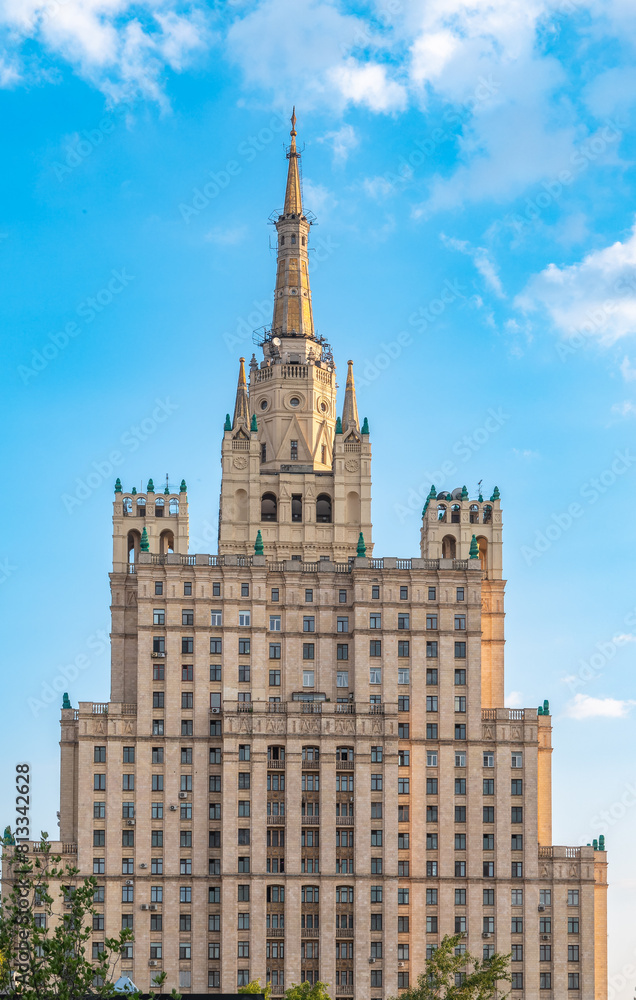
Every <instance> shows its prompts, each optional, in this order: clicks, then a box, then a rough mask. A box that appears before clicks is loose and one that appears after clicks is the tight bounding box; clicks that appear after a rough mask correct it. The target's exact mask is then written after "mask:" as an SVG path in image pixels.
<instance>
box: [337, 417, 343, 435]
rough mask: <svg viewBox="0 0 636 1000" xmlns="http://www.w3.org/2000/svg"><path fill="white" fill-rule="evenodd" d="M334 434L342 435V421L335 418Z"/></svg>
mask: <svg viewBox="0 0 636 1000" xmlns="http://www.w3.org/2000/svg"><path fill="white" fill-rule="evenodd" d="M336 434H342V420H341V419H340V417H336Z"/></svg>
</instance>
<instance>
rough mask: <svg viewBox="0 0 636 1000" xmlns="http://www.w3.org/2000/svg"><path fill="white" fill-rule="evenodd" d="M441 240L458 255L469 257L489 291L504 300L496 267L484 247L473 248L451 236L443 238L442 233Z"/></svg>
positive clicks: (504, 295) (464, 241) (504, 294)
mask: <svg viewBox="0 0 636 1000" xmlns="http://www.w3.org/2000/svg"><path fill="white" fill-rule="evenodd" d="M441 239H442V242H443V243H444V244H445V245H446V246H447V247H449V248H450V249H451V250H457V251H458V252H459V253H463V254H466V256H467V257H470V258H471V259H472V262H473V264H474V265H475V267H476V268H477V270H478V271H479V273H480V274H481V276H482V278H483V279H484V281H485V282H486V284H487V285H488V287H489V288H490V290H491V291H492V292H494V293H495V295H496V296H497V298H499V299H505V297H506V293H505V292H504V290H503V285H502V284H501V279H500V277H499V273H498V271H497V267H496V265H495V263H494V261H493V260H492V259H491V257H490V254H489V252H488V250H487V249H486V247H473V246H471V245H470V243H468V242H467V241H466V240H458V239H455V238H454V237H452V236H445V234H444V233H442V234H441Z"/></svg>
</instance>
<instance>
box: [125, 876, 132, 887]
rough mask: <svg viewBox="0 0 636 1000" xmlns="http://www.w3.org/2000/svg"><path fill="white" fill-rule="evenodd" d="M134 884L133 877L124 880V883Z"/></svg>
mask: <svg viewBox="0 0 636 1000" xmlns="http://www.w3.org/2000/svg"><path fill="white" fill-rule="evenodd" d="M132 884H133V880H132V879H131V878H127V879H126V881H125V882H124V885H132Z"/></svg>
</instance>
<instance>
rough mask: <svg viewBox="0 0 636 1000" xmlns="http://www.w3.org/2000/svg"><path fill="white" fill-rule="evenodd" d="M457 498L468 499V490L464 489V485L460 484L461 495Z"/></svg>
mask: <svg viewBox="0 0 636 1000" xmlns="http://www.w3.org/2000/svg"><path fill="white" fill-rule="evenodd" d="M459 499H460V500H468V490H467V489H466V487H465V486H462V495H461V497H460V498H459Z"/></svg>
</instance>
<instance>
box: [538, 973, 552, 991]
mask: <svg viewBox="0 0 636 1000" xmlns="http://www.w3.org/2000/svg"><path fill="white" fill-rule="evenodd" d="M539 989H540V990H551V989H552V973H550V972H540V973H539Z"/></svg>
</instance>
